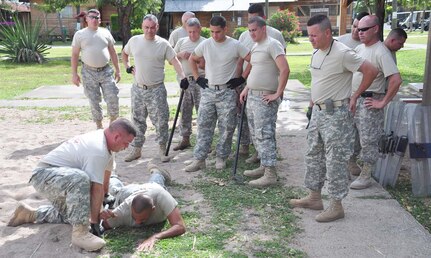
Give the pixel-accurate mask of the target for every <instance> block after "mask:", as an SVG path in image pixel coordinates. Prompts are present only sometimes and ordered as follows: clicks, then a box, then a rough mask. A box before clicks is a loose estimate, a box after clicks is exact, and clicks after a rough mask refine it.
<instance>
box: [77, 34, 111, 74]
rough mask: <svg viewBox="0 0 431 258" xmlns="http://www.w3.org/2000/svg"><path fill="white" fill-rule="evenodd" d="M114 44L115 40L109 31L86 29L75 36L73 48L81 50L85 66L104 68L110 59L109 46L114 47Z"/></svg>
mask: <svg viewBox="0 0 431 258" xmlns="http://www.w3.org/2000/svg"><path fill="white" fill-rule="evenodd" d="M114 43H115V40H114V38H113V37H112V35H111V33H110V32H109V30H107V29H105V28H98V29H97V30H92V29H89V28H84V29H82V30H79V31H77V32H76V33H75V35H74V36H73V40H72V47H79V48H80V49H81V60H82V62H84V64H86V65H89V66H91V67H104V66H105V65H107V64H108V62H109V59H110V55H109V50H108V46H113V45H114Z"/></svg>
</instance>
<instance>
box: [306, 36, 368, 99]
mask: <svg viewBox="0 0 431 258" xmlns="http://www.w3.org/2000/svg"><path fill="white" fill-rule="evenodd" d="M311 62H312V63H311V64H310V72H311V100H312V101H313V102H314V103H323V102H324V101H325V100H327V99H332V100H333V101H337V100H343V99H346V98H349V97H350V95H351V92H352V87H351V85H352V77H353V72H356V71H357V70H358V69H359V67H360V66H361V65H362V63H363V62H364V59H363V58H361V57H360V56H358V55H357V54H356V53H355V51H353V50H352V49H350V48H348V47H347V46H346V45H344V44H342V43H339V42H338V41H335V40H334V42H333V45H332V47H329V48H328V49H326V50H324V51H322V50H315V52H314V54H313V56H312V59H311ZM313 67H314V68H313Z"/></svg>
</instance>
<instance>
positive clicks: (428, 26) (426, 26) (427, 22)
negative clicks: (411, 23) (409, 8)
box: [424, 18, 430, 31]
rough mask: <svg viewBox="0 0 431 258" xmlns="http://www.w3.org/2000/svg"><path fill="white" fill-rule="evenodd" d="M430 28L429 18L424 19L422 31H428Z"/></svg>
mask: <svg viewBox="0 0 431 258" xmlns="http://www.w3.org/2000/svg"><path fill="white" fill-rule="evenodd" d="M429 29H430V19H429V18H428V19H426V20H425V21H424V31H428V30H429Z"/></svg>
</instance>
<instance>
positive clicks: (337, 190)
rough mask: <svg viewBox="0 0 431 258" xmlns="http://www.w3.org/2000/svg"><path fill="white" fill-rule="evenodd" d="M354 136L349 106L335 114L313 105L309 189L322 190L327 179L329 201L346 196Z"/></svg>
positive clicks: (308, 153) (308, 150)
mask: <svg viewBox="0 0 431 258" xmlns="http://www.w3.org/2000/svg"><path fill="white" fill-rule="evenodd" d="M353 137H354V133H353V118H352V115H351V113H350V111H349V110H348V105H347V104H344V105H343V106H342V107H338V108H337V107H335V108H334V112H333V114H329V113H327V112H326V111H325V110H319V107H318V106H317V105H314V107H313V114H312V117H311V121H310V125H309V127H308V134H307V143H308V149H307V151H306V154H305V163H306V174H305V186H306V187H307V188H309V189H310V190H312V191H320V190H321V189H322V188H323V185H324V182H325V179H326V178H328V181H329V182H331V183H330V184H328V193H329V197H330V199H335V200H341V199H343V198H344V197H346V196H347V192H348V184H349V179H348V175H347V173H346V171H347V161H348V160H349V158H350V156H351V154H352V152H353V139H354V138H353Z"/></svg>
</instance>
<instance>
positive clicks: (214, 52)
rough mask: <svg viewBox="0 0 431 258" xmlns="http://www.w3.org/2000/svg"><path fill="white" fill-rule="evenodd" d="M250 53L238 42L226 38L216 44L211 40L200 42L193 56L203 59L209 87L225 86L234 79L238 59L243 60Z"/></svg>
mask: <svg viewBox="0 0 431 258" xmlns="http://www.w3.org/2000/svg"><path fill="white" fill-rule="evenodd" d="M249 52H250V51H249V50H248V49H247V48H246V47H245V46H244V45H242V44H241V43H239V41H238V40H236V39H233V38H231V37H226V40H225V41H223V42H221V43H218V42H216V41H215V40H214V39H213V38H209V39H206V40H204V41H202V42H201V43H200V44H199V45H198V46H197V47H196V49H195V51H194V54H195V55H196V56H198V57H202V56H203V57H204V58H205V75H206V77H207V78H208V83H209V84H210V85H221V84H225V83H226V82H227V81H229V80H230V79H232V78H234V77H236V74H235V73H236V66H237V63H238V58H240V57H241V58H244V57H246V56H247V54H248V53H249Z"/></svg>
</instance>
